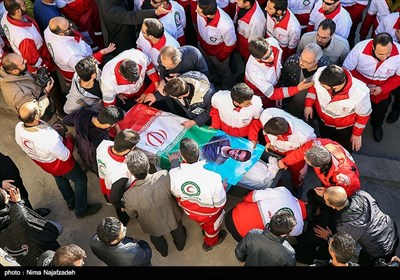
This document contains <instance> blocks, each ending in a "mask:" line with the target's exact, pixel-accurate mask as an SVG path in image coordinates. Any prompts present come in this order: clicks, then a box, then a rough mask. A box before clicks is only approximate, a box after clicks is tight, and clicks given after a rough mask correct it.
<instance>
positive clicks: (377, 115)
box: [371, 96, 392, 126]
mask: <svg viewBox="0 0 400 280" xmlns="http://www.w3.org/2000/svg"><path fill="white" fill-rule="evenodd" d="M391 101H392V100H391V98H390V96H389V98H387V99H385V100H382V101H381V102H379V103H374V102H371V107H372V113H371V125H372V126H382V125H383V121H384V119H385V115H386V112H387V110H388V108H389V105H390V102H391Z"/></svg>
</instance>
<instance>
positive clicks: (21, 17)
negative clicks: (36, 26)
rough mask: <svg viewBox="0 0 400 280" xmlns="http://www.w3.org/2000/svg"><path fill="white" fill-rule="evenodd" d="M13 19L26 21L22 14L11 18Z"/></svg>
mask: <svg viewBox="0 0 400 280" xmlns="http://www.w3.org/2000/svg"><path fill="white" fill-rule="evenodd" d="M10 17H11V18H12V19H15V20H24V16H23V15H22V14H18V15H13V16H10Z"/></svg>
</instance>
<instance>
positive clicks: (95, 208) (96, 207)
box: [76, 203, 102, 219]
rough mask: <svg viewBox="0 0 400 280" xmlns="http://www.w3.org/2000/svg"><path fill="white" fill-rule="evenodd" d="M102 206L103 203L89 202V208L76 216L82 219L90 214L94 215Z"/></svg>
mask: <svg viewBox="0 0 400 280" xmlns="http://www.w3.org/2000/svg"><path fill="white" fill-rule="evenodd" d="M101 206H102V204H101V203H93V204H88V206H87V208H86V209H85V210H84V211H82V212H81V213H79V214H76V217H77V218H78V219H80V218H83V217H86V216H89V215H93V214H94V213H96V212H97V211H99V210H100V208H101Z"/></svg>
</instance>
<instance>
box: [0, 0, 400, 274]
mask: <svg viewBox="0 0 400 280" xmlns="http://www.w3.org/2000/svg"><path fill="white" fill-rule="evenodd" d="M367 7H368V8H367ZM366 9H367V12H366V13H365V10H366ZM399 12H400V5H399V4H398V3H397V2H395V1H389V0H369V1H368V0H311V1H298V0H235V1H232V0H230V1H228V0H221V1H216V0H194V1H187V0H177V1H174V0H135V1H132V0H107V1H105V0H69V1H65V0H35V1H33V0H0V19H1V26H0V47H1V49H0V58H1V62H0V66H1V68H0V91H1V93H2V94H3V96H4V99H5V102H6V103H7V105H8V106H9V107H10V108H11V110H12V112H13V113H15V114H16V116H17V117H18V119H19V122H18V123H16V124H15V141H16V143H17V144H18V146H19V147H20V148H21V149H22V151H23V152H25V153H26V154H27V155H28V156H29V157H30V158H31V159H32V161H33V163H34V164H36V165H38V166H39V167H40V168H41V169H43V171H45V172H47V173H49V174H50V175H52V176H53V177H54V179H55V185H56V186H57V188H58V190H59V191H60V193H61V195H62V197H63V199H64V200H65V204H66V205H65V206H67V208H68V209H69V210H71V211H74V214H75V216H76V218H77V219H82V218H85V217H88V216H91V215H93V214H95V213H97V212H98V211H99V210H100V209H101V208H102V203H100V202H91V203H89V202H88V195H87V188H88V180H87V174H86V172H85V171H87V172H93V173H94V174H95V175H96V176H98V178H99V181H98V189H99V191H101V193H102V194H103V195H104V198H105V203H107V204H111V205H113V207H114V208H115V212H116V216H117V217H118V218H116V217H104V218H103V219H102V221H101V222H100V223H99V224H98V226H97V229H93V231H94V232H95V234H94V235H93V237H92V239H91V240H90V248H91V250H92V252H93V254H94V255H95V256H96V257H97V258H98V259H100V260H101V261H103V262H104V263H105V264H106V265H109V266H151V265H152V261H151V259H152V254H153V249H152V247H153V248H154V249H155V250H156V251H157V252H159V253H160V254H161V256H163V257H166V256H168V243H167V242H166V239H165V235H166V234H168V233H169V234H171V235H172V238H173V243H174V245H175V247H176V249H177V250H178V251H182V250H184V248H185V244H186V239H187V235H188V234H190V232H187V231H186V227H185V225H184V223H183V222H182V218H183V216H184V215H187V216H188V218H189V219H190V220H193V221H194V222H195V223H197V224H199V226H200V227H201V229H202V232H203V241H202V246H201V248H202V249H203V250H204V251H206V252H209V251H211V250H212V249H213V248H214V246H217V245H218V244H221V243H222V242H223V241H224V240H225V238H226V236H227V233H228V232H229V233H230V234H231V235H232V237H233V238H234V239H235V240H236V241H237V242H238V244H237V246H236V248H232V251H231V252H226V254H235V255H236V258H237V259H238V260H239V261H240V262H243V263H244V265H246V266H295V265H296V262H300V263H303V264H309V265H312V266H358V265H360V266H377V265H378V264H379V263H382V262H383V263H387V264H391V263H396V262H397V263H398V262H399V259H398V258H397V257H396V256H395V254H396V248H397V246H398V243H399V236H398V231H397V227H396V223H395V222H394V220H393V219H392V218H391V217H390V216H389V215H387V214H386V213H384V212H383V211H382V210H381V209H380V208H379V206H378V203H377V202H376V200H375V199H374V198H373V197H372V196H371V195H370V194H368V193H367V192H366V191H364V190H363V188H362V185H361V183H360V175H362V174H360V172H359V169H358V167H357V165H356V163H355V161H354V160H353V157H352V152H353V151H359V150H360V149H361V147H362V140H363V134H364V130H365V127H366V125H367V123H368V121H370V124H371V125H372V128H373V130H372V133H373V138H374V140H375V141H376V142H377V144H378V145H379V143H380V142H381V141H382V139H383V137H384V132H383V129H382V125H383V122H384V121H385V118H386V121H387V122H388V123H394V122H396V121H397V120H398V118H399V116H400V92H399V89H400V45H399V43H398V41H399V39H400V14H399ZM364 14H366V16H365V17H363V15H364ZM371 26H372V31H371V35H370V36H368V34H370V27H371ZM358 27H360V31H359V33H358V34H357V30H359V29H358ZM357 35H358V37H359V38H360V39H361V41H359V42H356V40H355V38H356V37H357ZM65 89H66V92H65ZM392 96H393V98H392ZM392 99H393V105H392V111H391V112H390V113H389V114H388V116H387V117H386V114H387V112H388V109H389V106H390V104H391V103H392ZM138 103H144V104H146V105H148V106H151V107H154V108H157V109H159V110H163V111H167V112H170V113H173V114H175V115H179V116H181V117H184V118H186V119H187V121H184V122H182V123H181V126H182V127H184V128H185V129H190V128H191V127H193V126H205V127H208V128H209V129H219V130H222V131H224V132H225V133H226V134H228V135H230V136H234V137H243V138H247V139H248V140H249V141H251V142H252V143H253V145H254V147H255V146H256V145H257V144H261V145H264V146H265V150H266V151H270V152H273V153H275V154H276V155H277V156H279V158H280V160H279V161H278V162H277V167H278V168H280V169H285V170H287V171H288V172H289V173H290V176H291V184H289V185H288V186H278V187H275V186H272V187H273V188H270V184H269V185H267V184H264V181H260V182H262V183H259V184H257V186H249V190H248V194H247V195H246V196H245V197H243V200H242V201H241V202H240V203H238V204H237V205H236V206H234V208H233V209H230V210H229V211H227V213H225V206H226V202H227V199H229V197H228V196H227V193H226V189H227V184H226V181H225V180H224V179H225V178H222V177H221V175H219V174H218V173H215V172H213V171H210V170H206V169H205V168H204V164H205V162H204V161H203V160H201V159H202V157H201V154H202V153H205V152H204V148H203V149H202V148H201V147H199V144H198V143H196V142H195V141H194V140H193V139H190V138H183V139H182V140H181V141H180V143H179V152H177V153H174V154H171V155H170V156H169V160H170V162H171V169H170V170H160V171H157V172H154V168H152V163H151V162H150V160H149V158H148V157H147V156H146V154H145V153H144V152H143V151H141V150H140V149H138V148H137V145H138V143H139V141H140V138H141V136H140V134H139V132H137V131H135V130H133V129H129V128H128V129H123V130H121V129H120V128H119V127H118V122H119V121H121V120H123V119H124V113H125V112H127V111H128V110H129V109H131V108H132V107H133V106H135V104H138ZM68 126H73V127H74V128H75V133H74V135H72V134H71V133H70V132H69V131H68ZM225 141H226V139H225ZM222 142H223V141H222ZM222 142H221V143H222ZM75 146H76V147H77V152H78V155H79V157H80V160H79V162H81V164H78V162H77V160H76V159H75V158H74V155H73V151H74V147H75ZM223 146H224V147H225V146H227V147H228V146H229V147H230V145H228V144H224V145H223ZM223 146H221V149H219V150H221V151H220V152H219V153H220V154H221V155H222V156H223V159H224V160H227V159H228V158H229V157H232V158H235V157H237V158H238V159H237V160H238V161H241V159H240V157H241V156H243V157H246V153H245V152H244V151H245V150H235V149H231V151H233V152H232V154H230V152H229V151H227V150H224V149H223V148H224V147H223ZM217 148H218V147H217ZM219 150H218V151H219ZM212 152H213V153H214V151H212ZM236 152H237V153H236ZM247 152H248V151H247ZM248 153H250V152H248ZM9 156H10V157H11V158H12V157H13V155H9ZM10 157H8V156H6V155H3V154H1V157H0V160H1V165H0V167H1V169H0V175H1V178H0V179H1V181H2V186H1V192H0V248H3V249H4V250H6V249H7V250H8V251H7V250H6V253H8V254H9V255H10V256H11V257H13V258H14V259H15V260H16V261H17V262H19V263H20V264H21V265H23V266H25V265H26V266H33V265H39V266H82V265H83V264H84V259H85V258H86V252H85V251H84V250H83V249H82V248H80V247H79V246H78V245H76V244H75V243H80V242H82V241H81V240H74V243H71V244H65V245H63V246H60V244H59V243H58V241H57V238H58V237H59V235H61V234H62V232H63V226H62V225H61V224H60V223H58V222H56V221H49V220H46V219H45V218H43V217H44V216H46V215H47V214H49V212H50V210H49V209H46V208H39V209H36V210H33V209H32V205H31V204H30V202H29V199H28V190H27V189H26V188H25V187H24V185H23V182H22V178H21V177H20V174H19V171H18V167H17V166H16V165H15V164H14V163H13V161H12V159H11V158H10ZM242 161H243V160H242ZM3 162H4V163H3ZM33 163H32V164H33ZM257 164H262V163H257ZM308 166H311V167H312V168H313V170H314V171H315V173H316V175H317V177H318V179H319V180H320V183H321V184H320V185H318V186H316V187H315V188H311V189H310V190H309V191H308V192H307V194H306V195H304V196H303V195H302V193H303V188H304V186H303V185H304V181H305V178H306V175H307V170H308ZM252 174H253V175H252ZM245 176H247V177H252V176H256V175H254V173H252V172H251V169H250V170H249V171H248V172H247V173H246V174H245ZM244 178H246V177H244ZM71 182H72V183H73V185H72V184H71ZM29 191H34V190H29ZM302 198H304V200H302ZM57 207H60V208H61V207H63V205H58V206H57ZM52 210H53V211H54V210H55V209H52ZM88 219H90V217H88ZM130 219H136V220H137V221H138V223H139V225H140V228H141V229H142V231H143V232H144V233H146V234H148V235H150V238H149V239H150V241H151V243H152V245H153V246H151V245H150V244H149V243H148V242H147V241H145V240H137V239H135V238H133V237H129V236H128V235H127V228H126V226H127V224H128V223H129V221H130ZM79 222H81V221H80V220H78V221H77V223H79ZM223 225H225V227H226V229H227V231H228V232H227V231H225V230H224V229H223ZM288 237H291V238H288ZM10 240H12V242H11V241H10ZM357 245H359V246H360V247H361V251H360V252H359V254H358V255H356V246H357ZM199 249H200V247H199ZM209 254H212V252H210V253H209Z"/></svg>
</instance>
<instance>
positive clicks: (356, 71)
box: [343, 39, 400, 103]
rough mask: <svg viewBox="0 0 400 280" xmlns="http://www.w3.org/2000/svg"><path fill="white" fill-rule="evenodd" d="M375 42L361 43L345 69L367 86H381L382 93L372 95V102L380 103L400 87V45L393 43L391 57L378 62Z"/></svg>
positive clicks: (344, 64) (348, 60) (353, 50)
mask: <svg viewBox="0 0 400 280" xmlns="http://www.w3.org/2000/svg"><path fill="white" fill-rule="evenodd" d="M372 48H373V40H372V39H369V40H364V41H362V42H359V43H358V44H357V45H355V46H354V48H353V49H352V50H351V51H350V53H349V54H348V55H347V57H346V59H345V61H344V62H343V68H346V69H348V70H350V72H351V74H352V75H353V76H354V77H355V78H357V79H360V80H361V81H363V82H364V83H366V84H367V85H372V86H380V87H381V88H382V92H381V93H379V94H378V95H371V96H370V97H371V101H372V102H374V103H379V102H380V101H382V100H385V99H387V98H389V97H390V92H391V91H392V90H394V89H395V88H397V87H399V86H400V53H399V50H400V45H399V44H398V43H393V47H392V52H391V53H390V56H389V57H388V58H387V59H386V60H384V61H378V60H377V59H376V58H375V57H374V56H373V49H372Z"/></svg>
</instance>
